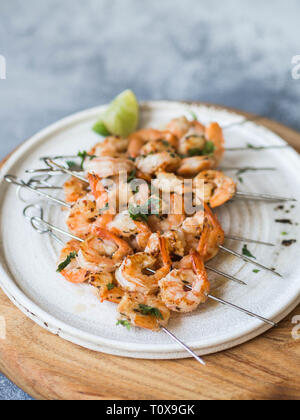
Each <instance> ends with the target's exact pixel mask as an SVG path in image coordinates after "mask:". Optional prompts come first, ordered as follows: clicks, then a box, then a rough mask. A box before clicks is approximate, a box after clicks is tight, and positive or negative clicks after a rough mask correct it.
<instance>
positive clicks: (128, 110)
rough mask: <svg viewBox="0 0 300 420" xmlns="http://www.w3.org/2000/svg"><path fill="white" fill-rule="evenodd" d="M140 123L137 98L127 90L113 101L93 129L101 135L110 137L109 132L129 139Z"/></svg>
mask: <svg viewBox="0 0 300 420" xmlns="http://www.w3.org/2000/svg"><path fill="white" fill-rule="evenodd" d="M138 122H139V104H138V101H137V98H136V96H135V94H134V93H133V92H132V91H131V90H125V92H123V93H121V94H120V95H119V96H117V97H116V99H114V100H113V101H112V103H111V104H110V105H109V107H108V108H107V110H106V111H105V112H104V113H103V115H102V116H101V119H100V121H98V122H97V123H96V125H95V126H94V128H93V129H94V131H96V132H97V133H98V134H101V135H108V134H107V132H109V133H110V134H114V135H116V136H122V137H127V136H128V135H129V134H131V133H132V132H134V131H135V130H136V129H137V126H138ZM105 130H106V131H105Z"/></svg>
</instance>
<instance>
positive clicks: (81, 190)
mask: <svg viewBox="0 0 300 420" xmlns="http://www.w3.org/2000/svg"><path fill="white" fill-rule="evenodd" d="M88 189H89V185H88V184H87V183H86V182H84V181H81V180H80V179H78V178H75V177H71V178H70V179H68V180H67V181H66V182H65V183H64V193H65V198H66V202H67V203H70V204H74V203H76V201H77V200H79V199H80V198H82V197H84V196H85V195H86V194H87V192H88Z"/></svg>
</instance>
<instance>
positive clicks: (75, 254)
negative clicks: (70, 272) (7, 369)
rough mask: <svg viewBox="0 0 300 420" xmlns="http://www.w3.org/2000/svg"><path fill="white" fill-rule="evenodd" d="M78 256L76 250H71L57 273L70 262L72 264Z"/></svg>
mask: <svg viewBox="0 0 300 420" xmlns="http://www.w3.org/2000/svg"><path fill="white" fill-rule="evenodd" d="M76 257H77V253H76V252H71V253H70V254H69V255H68V256H67V258H66V259H65V261H63V262H62V263H61V264H59V266H58V268H57V270H56V271H57V273H61V272H62V271H63V270H64V269H65V268H66V267H68V265H69V264H71V261H72V260H74V258H76Z"/></svg>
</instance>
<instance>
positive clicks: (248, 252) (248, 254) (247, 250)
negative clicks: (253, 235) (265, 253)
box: [243, 245, 256, 260]
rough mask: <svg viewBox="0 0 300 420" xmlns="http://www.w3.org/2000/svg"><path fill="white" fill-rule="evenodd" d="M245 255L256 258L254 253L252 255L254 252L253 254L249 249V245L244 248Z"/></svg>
mask: <svg viewBox="0 0 300 420" xmlns="http://www.w3.org/2000/svg"><path fill="white" fill-rule="evenodd" d="M243 255H244V256H245V257H249V258H254V259H255V260H256V257H254V255H252V254H251V252H250V251H249V249H248V247H247V245H244V248H243Z"/></svg>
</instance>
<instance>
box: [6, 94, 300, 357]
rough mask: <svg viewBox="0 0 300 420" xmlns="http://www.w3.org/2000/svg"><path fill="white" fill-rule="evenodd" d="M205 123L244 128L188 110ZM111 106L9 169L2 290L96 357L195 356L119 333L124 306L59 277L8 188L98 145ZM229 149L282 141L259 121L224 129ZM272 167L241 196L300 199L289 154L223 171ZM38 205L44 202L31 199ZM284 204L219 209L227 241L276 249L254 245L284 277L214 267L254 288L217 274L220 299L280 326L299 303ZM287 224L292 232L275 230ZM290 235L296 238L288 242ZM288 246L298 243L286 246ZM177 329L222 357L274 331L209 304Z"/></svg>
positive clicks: (57, 215) (215, 113) (254, 176)
mask: <svg viewBox="0 0 300 420" xmlns="http://www.w3.org/2000/svg"><path fill="white" fill-rule="evenodd" d="M188 108H189V107H188V106H187V105H185V104H182V103H176V102H147V103H143V104H142V105H141V125H142V126H151V127H157V128H162V127H163V126H164V124H165V123H167V122H168V121H169V120H170V119H171V118H174V117H176V116H180V115H182V114H183V113H186V112H187V109H188ZM190 108H191V109H193V111H194V112H196V114H197V115H198V116H199V119H200V121H201V122H203V123H205V124H206V123H208V122H210V121H218V122H219V123H220V124H222V125H227V124H229V123H232V122H237V121H240V120H241V117H240V116H238V115H237V114H234V113H229V112H228V111H224V110H219V109H215V108H212V107H205V106H200V107H199V106H196V105H193V106H191V107H190ZM102 111H103V107H100V108H95V109H91V110H87V111H84V112H81V113H79V114H76V115H73V116H71V117H69V118H66V119H64V120H62V121H60V122H58V123H56V124H54V125H52V126H51V127H49V128H47V129H45V130H43V131H42V132H40V133H38V134H37V135H35V136H34V137H32V138H31V139H30V140H28V141H27V142H26V143H24V144H23V145H22V146H21V147H20V148H19V149H18V150H17V152H15V153H14V154H13V155H12V157H11V158H10V159H9V160H8V161H7V163H6V164H5V165H4V167H3V168H2V170H1V178H0V196H1V204H0V229H1V230H0V238H1V245H0V264H1V266H0V283H1V287H2V288H3V290H4V292H5V293H6V294H7V296H8V297H9V298H10V299H11V300H12V301H13V302H14V303H15V304H16V305H17V306H18V307H19V308H20V309H21V310H22V311H23V312H24V313H25V314H26V315H27V316H28V317H30V318H31V319H33V320H34V321H35V322H36V323H38V324H39V325H41V326H42V327H44V328H46V329H48V330H49V331H51V332H53V333H55V334H58V335H60V336H61V337H62V338H64V339H67V340H69V341H71V342H74V343H76V344H79V345H81V346H83V347H87V348H90V349H93V350H97V351H102V352H106V353H110V354H116V355H122V356H129V357H135V358H153V359H159V358H166V359H167V358H168V359H171V358H184V357H187V354H186V352H185V351H182V349H181V348H180V347H178V346H177V345H176V344H174V343H173V342H170V339H169V338H168V337H167V336H166V335H164V333H151V332H147V331H143V330H138V329H133V330H132V331H130V332H128V331H127V330H126V329H124V328H122V327H116V307H115V306H114V305H113V304H111V303H103V304H100V303H99V301H98V299H97V297H96V295H95V292H94V291H93V289H92V288H91V287H89V286H86V285H79V286H75V285H72V284H69V283H67V282H66V281H64V279H63V278H62V277H61V276H60V275H59V274H56V272H55V270H56V265H57V257H58V254H59V246H58V245H57V243H56V242H55V241H53V240H52V239H50V238H49V237H48V236H47V235H43V236H41V235H39V234H38V233H36V232H35V231H34V230H33V229H32V227H31V226H30V223H29V222H28V221H26V220H25V219H24V217H23V216H22V211H23V208H24V207H25V204H23V203H22V202H20V201H19V200H17V198H16V189H15V187H14V186H9V185H8V184H7V183H5V182H4V181H3V176H4V175H5V174H7V173H10V174H14V175H17V176H18V177H21V178H24V171H25V169H28V168H38V167H40V166H41V163H40V162H39V157H40V156H44V155H57V154H76V153H77V151H78V150H83V149H87V150H88V149H89V148H90V146H92V145H93V144H94V143H96V142H97V141H99V136H97V135H96V134H95V133H93V131H92V130H91V127H92V125H93V123H94V122H95V121H96V120H97V118H98V116H99V114H100V113H101V112H102ZM225 134H226V144H227V146H240V145H245V144H247V143H251V144H254V145H261V144H264V145H281V144H284V141H283V140H282V139H280V138H279V137H278V136H277V135H275V134H274V133H272V132H270V131H268V130H267V129H265V128H263V127H261V126H257V125H255V124H254V123H247V124H244V125H240V126H236V127H235V128H232V129H230V130H226V131H225ZM251 165H252V166H274V167H276V168H278V170H277V171H276V172H263V173H259V172H257V173H256V172H254V173H246V174H244V175H242V178H243V181H244V182H243V184H241V183H240V184H239V189H240V190H241V191H252V192H262V193H272V194H278V195H284V196H292V197H295V198H297V199H300V193H299V191H300V178H299V170H300V161H299V157H298V155H297V153H296V152H295V151H294V150H292V149H291V148H287V149H280V150H278V149H277V150H270V151H265V152H253V151H249V152H235V153H233V152H231V153H230V152H227V153H226V157H225V160H224V162H223V166H251ZM25 195H26V197H27V198H30V201H31V202H36V197H34V196H31V197H29V196H28V195H27V193H26V194H25ZM43 206H44V208H45V219H46V220H48V221H50V222H51V223H53V224H56V225H58V226H61V227H64V221H63V218H62V213H61V209H60V207H59V206H55V205H50V204H48V203H46V202H45V203H44V205H43ZM276 207H277V205H276V204H266V203H257V202H253V201H251V202H250V201H248V202H246V201H236V202H233V203H229V204H227V205H226V206H224V207H223V208H221V209H220V210H219V211H218V214H219V216H220V218H221V222H222V224H223V227H224V229H225V231H226V232H227V233H231V234H237V235H239V236H244V237H250V238H255V239H258V240H264V241H269V242H274V243H275V244H276V247H275V248H267V247H263V246H259V245H250V246H249V249H250V250H251V252H252V253H253V254H254V255H255V256H256V257H257V260H259V261H261V262H263V263H264V264H266V265H267V266H270V267H274V268H276V269H277V270H278V271H279V272H281V273H282V274H283V275H284V278H283V279H280V278H277V277H275V276H274V275H272V274H271V273H268V272H265V271H261V272H260V273H257V274H255V273H253V269H255V267H253V266H252V265H251V264H246V263H244V262H243V261H241V260H239V259H237V258H234V257H230V256H227V255H221V254H220V255H219V256H218V257H217V258H216V259H215V261H214V262H213V264H214V266H215V267H216V268H219V269H221V270H223V271H226V272H228V273H230V274H232V275H234V276H236V277H238V278H240V279H241V280H244V281H246V283H247V284H248V286H247V287H243V286H239V285H238V284H235V283H232V282H230V281H226V280H224V279H223V278H220V277H218V276H211V275H210V277H211V280H212V293H213V294H215V295H216V296H218V297H221V298H223V299H226V300H228V301H230V302H232V303H235V304H237V305H240V306H242V307H244V308H246V309H248V310H251V311H253V312H256V313H258V314H260V315H261V316H264V317H266V318H270V319H272V320H274V321H279V320H281V319H283V318H284V317H285V316H286V315H287V314H288V313H289V312H290V311H292V310H293V309H294V307H296V305H297V304H298V303H299V301H300V299H299V294H300V293H299V292H300V282H299V276H300V261H299V259H298V256H299V253H300V242H299V238H300V235H299V227H298V225H297V224H296V223H297V222H298V221H299V219H298V218H297V217H298V208H297V206H296V208H291V204H287V205H285V211H289V213H288V214H287V213H285V211H282V210H275V208H276ZM282 218H285V219H286V218H288V219H290V220H292V221H293V225H282V224H278V223H275V219H282ZM283 231H286V232H287V233H288V236H286V237H283V236H282V235H281V234H282V232H283ZM283 239H296V240H297V243H295V244H294V245H293V246H291V247H289V248H286V247H283V246H282V245H281V241H282V240H283ZM227 246H228V247H231V248H232V249H234V250H236V251H238V252H241V250H242V247H243V244H241V243H236V242H232V241H227ZM169 328H170V330H171V331H173V332H174V333H175V334H176V335H177V336H178V337H180V338H181V339H182V340H183V341H184V342H185V343H187V344H188V345H189V346H191V347H192V348H193V349H195V350H196V352H197V353H198V354H199V355H203V354H209V353H214V352H217V351H220V350H224V349H227V348H230V347H233V346H235V345H237V344H240V343H243V342H246V341H248V340H250V339H252V338H254V337H255V336H258V335H259V334H261V333H263V332H264V331H266V330H267V329H268V328H269V327H268V326H267V325H265V324H263V323H261V322H260V321H258V320H256V319H253V318H250V317H248V316H246V315H243V314H241V313H239V312H236V311H234V310H232V309H229V308H225V307H223V306H222V305H219V304H216V303H214V302H208V303H207V304H206V305H204V306H202V307H201V308H199V310H198V311H197V312H194V313H192V314H190V315H176V314H175V315H174V316H173V317H172V320H171V322H170V325H169Z"/></svg>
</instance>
